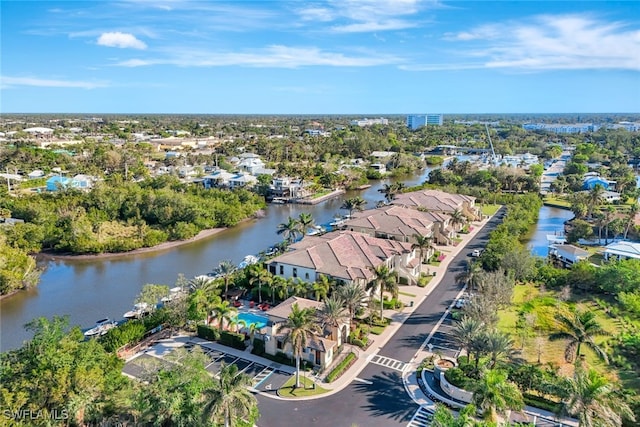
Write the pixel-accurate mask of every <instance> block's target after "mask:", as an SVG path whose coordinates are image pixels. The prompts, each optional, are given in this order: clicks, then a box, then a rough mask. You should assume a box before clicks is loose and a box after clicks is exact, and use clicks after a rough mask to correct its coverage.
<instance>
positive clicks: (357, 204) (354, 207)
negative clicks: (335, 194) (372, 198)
mask: <svg viewBox="0 0 640 427" xmlns="http://www.w3.org/2000/svg"><path fill="white" fill-rule="evenodd" d="M366 205H367V201H366V200H364V199H363V198H362V197H350V198H348V199H345V200H344V202H342V206H340V209H345V210H348V211H349V217H351V216H352V215H353V212H354V211H362V210H364V207H365V206H366Z"/></svg>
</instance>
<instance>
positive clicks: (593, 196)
mask: <svg viewBox="0 0 640 427" xmlns="http://www.w3.org/2000/svg"><path fill="white" fill-rule="evenodd" d="M604 192H605V189H604V187H603V186H602V185H601V184H596V185H594V186H593V188H592V189H591V190H590V191H589V194H588V195H587V198H588V202H589V203H588V207H587V214H588V215H589V217H591V214H592V213H593V210H594V209H595V208H596V207H598V206H600V204H602V198H603V196H604Z"/></svg>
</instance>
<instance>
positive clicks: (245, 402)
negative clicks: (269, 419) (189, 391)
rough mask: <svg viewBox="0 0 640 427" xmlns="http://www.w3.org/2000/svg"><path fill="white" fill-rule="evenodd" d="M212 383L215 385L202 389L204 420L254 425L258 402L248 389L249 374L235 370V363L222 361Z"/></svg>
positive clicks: (230, 424)
mask: <svg viewBox="0 0 640 427" xmlns="http://www.w3.org/2000/svg"><path fill="white" fill-rule="evenodd" d="M213 382H214V385H213V386H212V387H209V388H207V389H206V390H205V391H204V394H205V396H206V399H205V402H206V404H205V405H204V408H203V413H202V419H203V421H204V422H213V423H215V424H216V425H220V424H224V426H225V427H235V426H238V425H239V423H240V422H242V423H245V424H248V425H253V423H254V421H255V419H256V418H257V416H256V415H257V409H258V401H257V400H256V398H255V397H254V396H253V394H252V393H251V392H250V391H249V389H248V387H249V386H251V377H249V376H248V375H245V374H243V373H238V367H237V366H236V365H234V364H231V365H225V364H222V366H221V368H220V372H219V373H218V377H217V378H216V379H214V380H213Z"/></svg>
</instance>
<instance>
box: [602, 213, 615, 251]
mask: <svg viewBox="0 0 640 427" xmlns="http://www.w3.org/2000/svg"><path fill="white" fill-rule="evenodd" d="M603 214H604V244H605V246H606V245H608V244H609V224H611V222H612V221H613V220H614V219H615V214H616V208H614V207H613V206H606V207H605V208H604V212H603Z"/></svg>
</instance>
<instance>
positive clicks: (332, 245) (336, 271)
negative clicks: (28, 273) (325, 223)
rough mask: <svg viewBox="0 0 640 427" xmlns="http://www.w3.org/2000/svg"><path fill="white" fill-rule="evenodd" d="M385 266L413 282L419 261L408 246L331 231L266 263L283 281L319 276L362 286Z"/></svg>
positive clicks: (409, 245) (416, 274)
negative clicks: (378, 268)
mask: <svg viewBox="0 0 640 427" xmlns="http://www.w3.org/2000/svg"><path fill="white" fill-rule="evenodd" d="M382 264H385V265H386V266H387V267H388V268H389V269H391V270H392V271H394V272H395V273H396V274H397V276H398V279H399V280H400V281H401V282H405V283H414V282H415V281H416V279H417V277H418V276H419V275H420V260H419V259H418V257H417V256H416V251H415V250H413V249H411V244H410V243H406V242H398V241H395V240H388V239H380V238H377V237H372V236H369V235H366V234H363V233H356V232H353V231H333V232H330V233H327V234H324V235H322V236H307V237H305V238H304V239H302V240H301V241H299V242H297V243H294V244H292V245H291V246H290V250H289V251H288V252H285V253H284V254H282V255H279V256H277V257H275V258H273V259H271V260H270V261H269V262H268V263H267V268H268V269H269V271H270V272H271V273H272V274H274V275H277V276H281V277H284V278H286V279H289V278H292V279H297V278H300V279H301V280H303V281H305V282H315V281H316V280H318V279H319V277H320V275H325V276H328V277H329V278H331V279H334V280H337V281H342V282H345V283H351V282H353V283H358V284H361V285H362V286H365V285H366V284H367V283H369V282H371V281H372V280H373V279H375V273H374V269H375V268H376V267H378V266H380V265H382Z"/></svg>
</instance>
